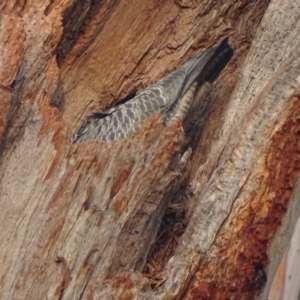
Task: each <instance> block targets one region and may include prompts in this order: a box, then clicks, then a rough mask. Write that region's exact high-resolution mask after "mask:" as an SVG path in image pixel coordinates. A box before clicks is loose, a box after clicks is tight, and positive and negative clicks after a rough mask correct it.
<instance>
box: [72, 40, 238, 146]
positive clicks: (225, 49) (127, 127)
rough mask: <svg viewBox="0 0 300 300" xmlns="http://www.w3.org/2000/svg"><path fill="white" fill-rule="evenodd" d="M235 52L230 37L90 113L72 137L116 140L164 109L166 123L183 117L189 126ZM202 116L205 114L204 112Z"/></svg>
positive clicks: (163, 116)
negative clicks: (126, 98)
mask: <svg viewBox="0 0 300 300" xmlns="http://www.w3.org/2000/svg"><path fill="white" fill-rule="evenodd" d="M232 55H233V50H232V49H231V47H230V46H229V44H228V39H227V38H226V39H225V40H223V41H222V42H221V43H220V44H219V45H218V46H217V47H214V48H210V49H207V50H206V51H204V52H201V53H199V54H197V55H196V56H194V57H192V58H191V59H189V60H188V61H187V62H186V63H184V64H183V65H182V66H181V67H179V68H178V69H177V70H175V71H173V72H172V73H170V74H169V75H167V76H166V77H164V78H163V79H161V80H160V81H158V82H157V83H155V84H153V85H151V86H149V87H147V88H146V89H145V90H144V91H142V92H141V93H140V94H138V95H137V96H135V97H134V98H133V99H131V100H129V101H127V102H125V103H124V104H120V105H117V106H115V107H113V108H111V109H108V110H106V111H104V112H100V113H93V114H91V115H89V116H88V117H87V119H86V121H85V123H84V124H83V125H82V126H81V127H80V128H79V129H78V130H77V131H76V132H75V133H74V134H73V135H72V136H71V138H70V141H71V142H72V143H76V142H83V141H87V140H103V141H107V142H110V141H114V140H119V139H123V138H125V137H128V136H129V135H131V134H132V133H134V132H136V131H137V130H138V129H139V128H140V127H141V125H142V124H143V123H144V122H145V120H146V119H147V118H148V117H150V116H151V115H152V114H154V113H155V112H160V113H161V115H162V119H163V122H164V124H165V125H168V124H169V123H170V122H172V121H173V120H175V119H179V120H181V121H182V122H183V124H185V125H186V126H188V123H189V121H190V120H193V116H195V115H196V116H199V109H201V102H203V100H204V98H205V95H206V93H207V91H208V90H209V88H210V85H211V83H212V82H213V81H214V80H215V79H216V78H217V77H218V75H219V74H220V73H221V71H222V70H223V69H224V67H225V66H226V65H227V63H228V62H229V61H230V59H231V57H232ZM200 116H201V113H200Z"/></svg>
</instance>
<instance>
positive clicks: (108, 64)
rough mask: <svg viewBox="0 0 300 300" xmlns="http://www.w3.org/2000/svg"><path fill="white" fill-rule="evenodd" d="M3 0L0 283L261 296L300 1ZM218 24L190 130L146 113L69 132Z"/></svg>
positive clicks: (207, 39)
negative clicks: (134, 127)
mask: <svg viewBox="0 0 300 300" xmlns="http://www.w3.org/2000/svg"><path fill="white" fill-rule="evenodd" d="M0 10H1V15H0V18H1V19H0V95H1V98H0V99H1V104H0V111H1V116H2V118H1V121H0V137H1V168H0V175H1V176H0V201H1V202H0V203H1V211H0V224H1V226H2V230H1V241H2V242H1V246H0V247H1V249H0V254H1V255H0V257H1V268H0V278H1V281H0V282H1V283H0V286H1V288H0V298H1V299H14V300H15V299H30V300H31V299H72V300H73V299H108V300H109V299H256V298H257V299H267V297H268V293H269V289H270V285H271V283H272V280H273V277H274V274H275V272H276V269H277V266H278V264H279V261H280V259H281V256H282V254H283V252H284V250H285V247H286V246H287V243H288V241H289V238H290V235H291V233H292V230H293V227H294V224H295V222H296V220H297V217H298V216H299V210H300V203H299V202H300V196H299V195H300V183H298V184H297V179H298V177H299V172H300V164H299V157H300V153H299V149H300V144H299V135H300V129H299V128H300V121H299V119H300V102H299V91H300V41H299V32H300V21H299V20H300V7H299V5H297V2H294V1H292V0H286V1H279V0H274V1H271V2H270V4H269V1H261V0H253V1H248V0H240V1H233V0H219V1H197V0H174V1H170V0H168V1H150V0H143V1H134V0H131V1H127V0H107V1H92V0H85V1H79V0H74V1H67V0H51V1H49V2H47V1H22V0H20V1H13V0H4V2H2V4H0ZM225 36H229V42H230V44H231V45H232V47H233V48H234V51H235V54H234V58H233V59H232V61H231V62H230V64H229V65H228V66H227V67H226V69H225V71H224V72H223V73H222V74H221V76H220V77H219V79H218V80H217V81H216V82H215V83H214V85H213V89H212V91H211V93H210V96H209V97H210V98H211V103H212V108H211V110H212V111H211V114H210V117H209V119H208V120H207V122H206V123H205V124H204V125H205V126H204V130H203V133H202V134H201V136H200V137H195V138H194V140H191V141H187V139H186V138H185V135H184V132H183V129H182V126H181V123H180V122H173V123H172V124H171V125H170V126H168V127H164V126H163V125H162V122H161V117H160V115H159V114H158V113H157V114H154V115H153V116H151V117H150V118H149V119H148V120H147V121H146V122H145V124H144V125H143V126H142V128H141V129H140V130H139V131H138V132H137V133H136V134H134V135H132V136H131V137H129V138H127V139H124V140H120V141H116V142H112V143H105V142H102V141H91V142H85V143H80V144H74V145H71V144H70V143H69V141H68V137H69V136H70V134H71V133H72V132H74V131H75V130H76V129H77V128H78V126H79V125H80V124H81V123H82V122H83V121H84V119H85V118H86V116H87V115H88V114H89V113H91V112H94V111H102V110H104V109H106V108H108V107H111V106H113V105H115V104H116V103H117V102H118V101H120V100H121V99H124V98H126V97H128V95H129V96H130V95H132V94H135V93H136V92H140V91H141V90H142V89H143V88H145V87H146V86H148V85H149V84H150V83H153V82H155V81H157V80H158V79H160V78H161V77H163V76H165V75H166V74H168V73H169V72H171V71H172V70H173V69H174V68H175V67H178V66H179V65H180V64H182V63H183V62H184V61H185V60H187V59H188V58H189V57H190V56H192V55H193V54H194V53H198V52H200V51H202V50H204V49H207V48H208V47H211V46H213V45H215V44H216V43H217V42H218V41H220V40H221V39H222V38H224V37H225ZM293 191H294V192H293Z"/></svg>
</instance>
